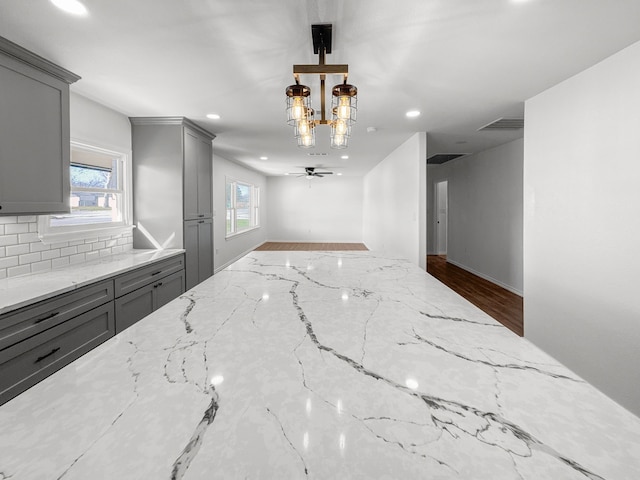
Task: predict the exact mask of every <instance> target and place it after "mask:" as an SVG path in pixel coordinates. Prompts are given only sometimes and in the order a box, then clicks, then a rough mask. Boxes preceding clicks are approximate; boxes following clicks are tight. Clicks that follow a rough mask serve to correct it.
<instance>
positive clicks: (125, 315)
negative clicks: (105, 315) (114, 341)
mask: <svg viewBox="0 0 640 480" xmlns="http://www.w3.org/2000/svg"><path fill="white" fill-rule="evenodd" d="M153 285H154V284H151V285H147V286H146V287H142V288H139V289H138V290H136V291H134V292H131V293H128V294H126V295H125V296H124V297H120V298H117V299H116V334H118V333H120V332H122V331H123V330H124V329H126V328H129V327H130V326H131V325H133V324H134V323H136V322H137V321H139V320H142V319H143V318H144V317H146V316H147V315H149V314H150V313H151V312H153V306H154V300H155V298H154V287H153Z"/></svg>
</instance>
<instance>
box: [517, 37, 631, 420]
mask: <svg viewBox="0 0 640 480" xmlns="http://www.w3.org/2000/svg"><path fill="white" fill-rule="evenodd" d="M639 85H640V43H636V44H634V45H632V46H631V47H628V48H626V49H625V50H622V51H621V52H619V53H617V54H616V55H613V56H612V57H610V58H608V59H606V60H604V61H603V62H601V63H599V64H597V65H595V66H593V67H591V68H590V69H588V70H586V71H584V72H582V73H580V74H578V75H576V76H575V77H573V78H570V79H569V80H567V81H565V82H563V83H561V84H559V85H557V86H555V87H553V88H551V89H549V90H547V91H545V92H543V93H541V94H540V95H538V96H536V97H534V98H532V99H531V100H529V101H527V102H526V105H525V125H526V130H525V139H524V140H525V141H524V146H525V149H524V186H525V197H524V199H525V200H524V202H525V216H524V289H525V292H524V293H525V303H524V305H525V335H526V337H527V338H529V339H530V340H531V341H533V342H534V343H535V344H537V345H538V346H540V347H541V348H543V349H544V350H546V351H548V352H549V353H550V354H552V355H553V356H555V357H556V358H558V359H559V360H561V361H562V362H564V363H565V364H566V365H567V366H569V367H570V368H572V369H573V370H575V371H576V372H577V373H578V374H580V375H582V376H583V377H584V378H585V379H587V380H588V381H590V382H591V383H593V384H594V385H596V386H597V387H599V388H600V389H601V390H602V391H604V392H605V393H606V394H608V395H609V396H611V397H612V398H613V399H615V400H617V401H618V402H619V403H621V404H622V405H624V406H626V407H627V408H628V409H630V410H631V411H633V412H634V413H635V414H636V415H640V388H639V386H640V369H639V368H638V365H640V302H638V296H639V293H640V289H639V286H640V281H639V280H638V278H639V277H638V275H639V274H640V160H639V159H640V135H639V132H640V113H639V112H640V109H639V108H638V106H639V105H640V88H638V86H639Z"/></svg>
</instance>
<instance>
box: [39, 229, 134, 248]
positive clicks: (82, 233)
mask: <svg viewBox="0 0 640 480" xmlns="http://www.w3.org/2000/svg"><path fill="white" fill-rule="evenodd" d="M133 229H134V226H133V225H118V226H113V227H98V228H86V229H83V230H75V231H66V232H46V233H40V232H38V238H39V239H40V240H41V241H42V243H44V244H45V245H50V244H52V243H60V242H69V241H73V240H86V239H87V238H96V237H106V236H107V235H108V236H113V235H120V234H123V233H129V232H131V231H132V230H133Z"/></svg>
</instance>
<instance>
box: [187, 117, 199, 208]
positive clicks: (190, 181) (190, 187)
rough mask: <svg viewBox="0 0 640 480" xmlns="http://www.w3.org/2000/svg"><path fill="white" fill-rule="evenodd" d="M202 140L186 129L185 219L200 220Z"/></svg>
mask: <svg viewBox="0 0 640 480" xmlns="http://www.w3.org/2000/svg"><path fill="white" fill-rule="evenodd" d="M199 159H200V138H199V137H198V135H197V134H195V133H194V132H192V131H191V130H189V129H187V128H185V129H184V219H185V220H193V219H196V218H198V163H199Z"/></svg>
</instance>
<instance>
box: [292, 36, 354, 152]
mask: <svg viewBox="0 0 640 480" xmlns="http://www.w3.org/2000/svg"><path fill="white" fill-rule="evenodd" d="M331 33H332V25H331V24H321V25H311V35H312V37H313V53H314V54H317V55H318V57H319V61H318V65H294V66H293V78H294V79H295V81H296V83H295V85H289V86H288V87H287V90H286V95H287V123H288V124H289V125H291V126H293V131H294V135H295V137H296V138H297V140H298V146H299V147H302V148H310V147H315V145H316V126H318V125H329V126H330V127H331V148H347V146H348V144H349V137H350V136H351V126H352V125H353V124H354V123H355V121H356V114H357V111H358V107H357V104H358V98H357V95H358V89H357V88H356V87H354V86H353V85H349V84H348V83H347V76H348V74H349V65H326V64H325V63H324V58H325V54H327V53H331ZM300 75H319V76H320V119H318V120H316V118H315V115H316V112H315V110H314V109H313V108H312V107H311V89H310V88H309V87H307V86H306V85H301V84H300ZM327 75H342V76H343V77H344V81H343V83H341V84H338V85H336V86H335V87H333V88H332V89H331V118H330V119H327V118H326V113H325V111H326V105H325V80H326V77H327Z"/></svg>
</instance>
